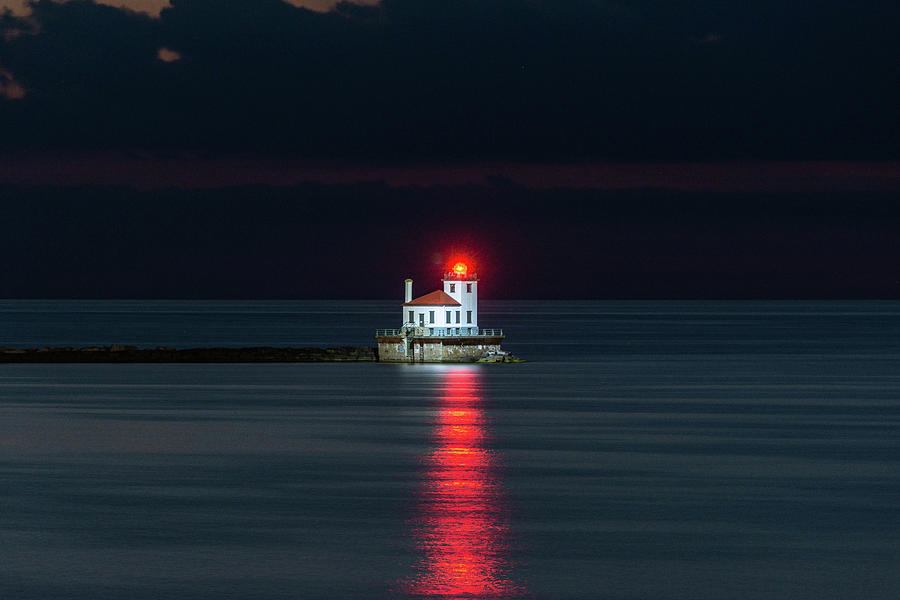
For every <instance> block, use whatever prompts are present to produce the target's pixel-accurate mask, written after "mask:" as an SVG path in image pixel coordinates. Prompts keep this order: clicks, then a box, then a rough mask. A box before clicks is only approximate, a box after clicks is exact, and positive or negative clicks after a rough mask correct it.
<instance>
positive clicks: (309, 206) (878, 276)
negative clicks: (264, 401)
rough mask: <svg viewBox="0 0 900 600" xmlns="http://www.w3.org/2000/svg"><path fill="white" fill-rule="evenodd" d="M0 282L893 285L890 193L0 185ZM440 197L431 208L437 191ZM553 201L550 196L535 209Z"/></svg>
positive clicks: (376, 286)
mask: <svg viewBox="0 0 900 600" xmlns="http://www.w3.org/2000/svg"><path fill="white" fill-rule="evenodd" d="M0 198H2V199H3V202H2V206H3V215H2V216H3V218H2V219H0V253H2V255H3V256H6V257H14V260H6V261H2V262H0V297H2V298H16V297H32V298H47V297H62V298H75V297H87V298H96V297H120V298H158V297H176V298H177V297H213V298H228V297H245V298H246V297H251V298H252V297H256V298H262V297H271V298H296V297H306V298H309V297H319V298H335V297H344V298H373V297H382V298H397V297H399V295H400V293H401V285H402V284H401V282H402V281H403V279H404V278H405V277H408V276H412V277H413V278H414V279H416V280H418V281H421V282H423V285H424V286H425V287H426V288H427V287H428V285H430V284H426V283H424V282H432V283H434V282H435V281H436V278H437V276H438V269H439V267H440V265H438V266H436V265H435V264H434V259H433V257H434V256H435V255H436V254H437V255H439V257H442V258H444V259H446V258H447V257H448V255H449V254H450V253H451V252H453V251H454V250H463V251H464V252H465V253H467V254H470V255H474V256H476V257H477V264H478V271H479V273H480V274H481V275H482V276H483V277H484V279H485V282H487V283H486V285H487V286H488V287H487V288H486V289H485V290H484V294H485V296H486V297H488V298H497V297H506V298H521V297H537V298H610V297H744V298H747V297H788V298H791V297H882V298H896V297H898V295H900V280H898V273H897V268H896V267H897V264H896V263H897V261H896V257H897V256H900V237H898V236H897V234H896V232H897V230H898V228H900V205H898V203H897V202H896V194H895V193H874V192H865V193H863V192H857V193H840V194H836V193H823V192H818V193H805V194H804V193H790V194H771V193H770V194H762V193H758V192H757V193H753V194H735V193H727V194H726V193H708V192H702V193H701V192H670V191H647V190H633V191H597V190H560V189H556V190H534V189H528V188H523V187H520V186H517V185H514V184H511V183H510V182H508V181H503V180H496V181H494V182H493V183H492V184H487V185H472V184H468V185H458V186H433V187H429V188H423V187H390V186H387V185H383V184H356V185H322V184H304V185H299V186H290V187H271V186H244V187H235V188H227V189H218V190H179V189H175V188H168V189H156V190H146V191H136V190H134V189H128V188H110V187H107V188H101V187H90V186H82V187H76V188H70V187H66V188H47V187H28V188H23V187H15V186H7V185H0ZM451 206H452V207H453V208H452V211H450V210H435V207H451ZM548 206H552V210H548V209H547V207H548Z"/></svg>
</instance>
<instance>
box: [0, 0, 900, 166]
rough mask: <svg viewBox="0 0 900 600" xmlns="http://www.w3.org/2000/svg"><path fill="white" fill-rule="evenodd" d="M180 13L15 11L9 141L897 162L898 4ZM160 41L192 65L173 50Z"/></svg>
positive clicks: (37, 145) (766, 2)
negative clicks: (25, 14)
mask: <svg viewBox="0 0 900 600" xmlns="http://www.w3.org/2000/svg"><path fill="white" fill-rule="evenodd" d="M172 4H173V5H172V7H171V8H168V9H165V10H163V12H162V14H161V15H160V18H159V19H151V18H149V17H147V16H145V15H141V14H138V13H133V12H128V11H123V10H119V9H115V8H111V7H108V6H98V5H95V4H93V3H91V2H85V1H79V0H73V1H71V2H68V3H65V4H57V3H54V2H51V1H49V0H40V1H39V2H36V3H35V4H34V5H33V17H32V19H33V20H32V21H30V22H28V23H26V22H25V21H23V20H22V19H19V18H16V17H13V16H12V15H9V14H7V15H5V16H3V17H0V28H2V29H3V30H4V31H5V32H7V35H5V36H4V38H3V39H4V41H3V42H2V44H0V65H2V66H3V67H4V68H5V69H6V70H7V72H8V73H11V74H12V75H13V76H14V77H15V81H16V82H18V85H20V86H21V87H22V88H23V89H25V90H27V92H28V93H27V95H26V97H25V98H19V99H18V100H17V101H16V102H11V101H4V100H3V99H2V98H0V128H2V130H3V131H4V135H3V138H2V141H0V144H2V145H3V146H4V147H5V148H6V149H7V150H10V149H21V148H34V149H44V148H48V147H50V148H86V147H87V148H116V147H143V148H176V149H187V150H197V151H233V150H239V151H250V152H259V151H261V152H272V153H291V154H295V155H303V156H313V157H326V158H327V157H351V156H352V157H377V158H385V159H394V158H409V157H416V158H421V157H443V158H459V157H463V158H478V157H482V158H483V157H508V158H518V159H548V158H552V159H562V160H565V159H572V158H583V157H601V158H604V157H605V158H613V159H638V160H646V159H675V160H679V159H685V158H694V159H698V158H699V159H721V158H735V157H756V158H806V159H814V158H815V159H818V158H830V159H850V158H852V159H870V158H896V157H897V156H898V154H900V150H898V148H900V144H898V141H900V116H898V110H897V106H898V104H900V94H898V85H900V83H898V82H900V71H898V69H900V66H898V65H900V61H898V60H897V58H898V56H900V37H898V36H897V35H896V31H897V29H898V26H900V4H898V3H896V2H886V1H879V0H870V1H867V2H861V3H856V4H848V3H846V2H838V1H837V0H824V1H822V2H816V3H785V2H781V1H778V2H776V1H775V0H762V1H759V2H753V3H738V4H736V3H723V2H719V1H717V0H701V1H699V2H673V1H663V0H635V1H632V2H614V1H609V2H603V1H599V0H544V1H542V0H491V1H489V2H485V1H484V0H480V1H475V0H458V1H454V2H446V1H438V0H384V1H383V2H382V3H381V4H380V5H379V6H357V5H353V4H346V3H345V4H339V5H338V6H337V7H336V9H335V10H333V11H331V12H328V13H316V12H312V11H309V10H304V9H302V8H297V7H295V6H292V5H289V4H286V3H284V2H281V1H280V0H230V1H229V2H222V1H221V0H174V1H173V3H172ZM34 22H37V23H38V24H39V26H38V28H37V30H36V33H35V32H34V31H33V23H34ZM24 31H31V33H27V34H25V33H21V32H24ZM161 48H165V49H167V51H169V52H171V53H172V54H166V56H168V57H174V56H176V55H177V56H180V60H177V61H174V60H173V61H169V62H166V61H165V60H160V56H161V55H160V49H161ZM7 85H8V84H7ZM8 95H9V94H7V96H8Z"/></svg>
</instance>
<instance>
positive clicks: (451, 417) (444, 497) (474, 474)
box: [405, 368, 521, 598]
mask: <svg viewBox="0 0 900 600" xmlns="http://www.w3.org/2000/svg"><path fill="white" fill-rule="evenodd" d="M478 378H479V373H478V371H477V370H473V369H469V368H455V369H451V370H449V371H447V373H446V376H445V380H444V389H443V394H442V396H441V398H440V400H439V404H438V414H437V419H436V423H435V428H434V440H435V445H436V448H435V449H434V450H433V451H432V453H431V454H430V455H429V456H428V458H427V460H426V465H427V471H426V473H425V481H424V487H423V489H422V491H421V496H420V499H419V504H418V518H417V520H416V528H415V541H416V548H417V550H418V551H419V554H420V556H421V558H420V559H419V561H418V562H417V564H416V565H415V568H416V576H415V577H414V578H413V579H412V580H411V581H410V582H409V583H408V584H407V585H406V586H405V588H406V592H407V593H409V594H412V595H414V596H420V597H441V598H507V597H511V596H517V595H519V594H520V592H521V590H519V589H518V588H517V587H516V586H515V585H513V583H512V581H511V580H510V579H509V575H508V571H509V567H510V565H509V560H508V557H507V554H508V542H507V539H506V538H507V525H506V514H505V506H504V504H503V498H502V495H503V494H502V490H501V489H500V486H499V485H498V481H497V479H496V477H495V474H494V467H495V465H494V462H495V460H494V456H493V455H492V453H491V452H490V451H489V450H488V449H487V448H486V447H485V445H484V441H485V436H486V430H485V419H484V412H483V410H482V409H481V407H480V405H481V402H482V399H481V396H480V387H479V381H478Z"/></svg>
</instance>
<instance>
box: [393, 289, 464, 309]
mask: <svg viewBox="0 0 900 600" xmlns="http://www.w3.org/2000/svg"><path fill="white" fill-rule="evenodd" d="M403 306H462V305H461V304H460V303H459V302H457V301H456V300H454V299H453V296H451V295H450V294H447V293H446V292H444V290H434V291H433V292H431V293H430V294H425V295H424V296H419V297H418V298H416V299H414V300H410V301H409V302H404V303H403Z"/></svg>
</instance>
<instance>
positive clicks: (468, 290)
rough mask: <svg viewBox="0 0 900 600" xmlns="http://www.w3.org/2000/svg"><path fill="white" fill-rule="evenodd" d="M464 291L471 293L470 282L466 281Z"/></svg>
mask: <svg viewBox="0 0 900 600" xmlns="http://www.w3.org/2000/svg"><path fill="white" fill-rule="evenodd" d="M466 293H467V294H471V293H472V284H471V283H467V284H466Z"/></svg>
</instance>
